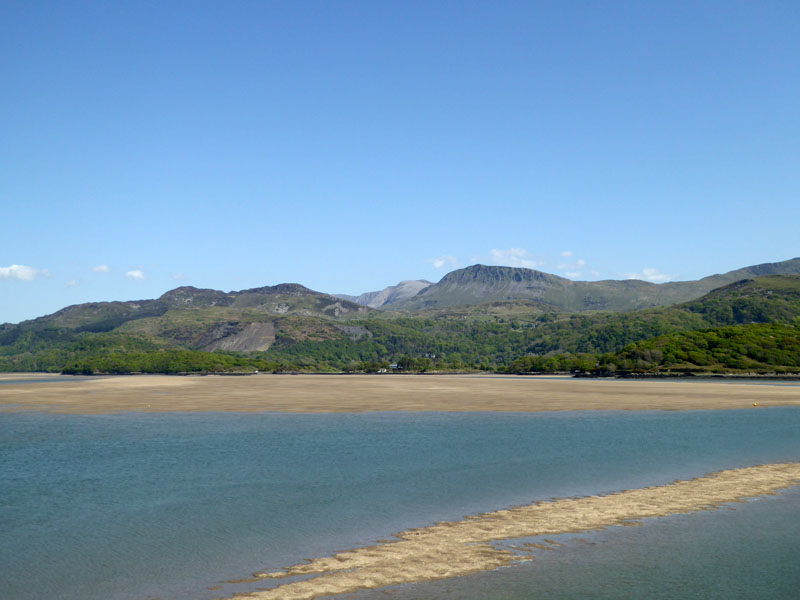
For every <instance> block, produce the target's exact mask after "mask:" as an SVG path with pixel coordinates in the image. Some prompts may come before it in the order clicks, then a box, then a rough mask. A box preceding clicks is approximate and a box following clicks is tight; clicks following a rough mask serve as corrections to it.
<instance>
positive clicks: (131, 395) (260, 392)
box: [0, 374, 800, 414]
mask: <svg viewBox="0 0 800 600" xmlns="http://www.w3.org/2000/svg"><path fill="white" fill-rule="evenodd" d="M38 377H39V378H40V379H42V380H44V381H46V380H47V376H38ZM3 378H5V379H10V380H13V379H20V376H19V375H18V374H13V375H0V383H1V382H2V380H3ZM33 379H35V377H33ZM754 402H757V403H758V405H759V407H768V406H778V405H793V406H800V386H797V385H764V384H761V383H735V384H732V383H721V382H712V381H699V382H689V381H661V380H645V381H642V380H597V379H573V378H568V377H566V378H548V379H545V378H536V377H513V376H508V377H498V376H469V375H266V374H265V375H253V376H243V377H242V376H239V377H237V376H206V377H181V376H164V375H137V376H112V377H98V378H92V379H88V380H86V379H84V380H80V379H76V380H75V381H66V382H65V381H52V382H48V383H18V384H14V383H9V384H3V385H0V411H6V412H7V411H21V410H38V411H48V412H63V413H88V414H91V413H117V412H129V411H144V412H172V411H235V412H260V411H280V412H309V413H319V412H363V411H400V410H402V411H519V412H529V411H542V410H648V409H649V410H692V409H728V408H752V407H753V403H754Z"/></svg>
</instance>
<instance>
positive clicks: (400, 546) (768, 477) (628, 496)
mask: <svg viewBox="0 0 800 600" xmlns="http://www.w3.org/2000/svg"><path fill="white" fill-rule="evenodd" d="M797 483H800V463H785V464H773V465H762V466H757V467H749V468H744V469H731V470H727V471H720V472H718V473H713V474H711V475H707V476H705V477H701V478H698V479H693V480H690V481H676V482H674V483H671V484H668V485H664V486H658V487H649V488H643V489H637V490H629V491H624V492H619V493H615V494H609V495H606V496H590V497H586V498H569V499H560V500H555V501H550V502H540V503H536V504H530V505H527V506H520V507H516V508H512V509H508V510H500V511H496V512H492V513H486V514H482V515H477V516H472V517H467V518H466V519H464V520H462V521H456V522H443V523H437V524H436V525H433V526H430V527H425V528H421V529H412V530H409V531H404V532H402V533H399V534H397V536H396V537H397V538H398V540H397V541H389V542H385V543H381V544H378V545H376V546H369V547H363V548H356V549H354V550H349V551H346V552H340V553H338V554H335V555H333V556H330V557H326V558H316V559H313V560H310V561H308V562H307V563H303V564H298V565H293V566H290V567H288V568H287V569H286V570H285V571H279V572H275V573H259V574H256V578H258V579H263V580H267V579H282V578H285V577H294V576H301V575H306V576H307V575H315V577H313V578H311V579H305V580H303V581H295V582H290V583H285V584H283V585H279V586H278V587H275V588H273V589H269V590H266V591H257V592H254V593H252V594H251V595H250V596H248V597H252V598H258V599H259V600H278V599H280V600H301V599H302V600H310V599H313V598H319V597H324V596H330V595H335V594H345V593H352V592H355V591H358V590H364V589H378V588H382V587H385V586H389V585H398V584H404V583H413V582H418V581H429V580H434V579H444V578H449V577H457V576H463V575H468V574H470V573H475V572H477V571H483V570H489V569H494V568H497V567H501V566H505V565H509V564H512V563H514V562H517V561H520V560H529V559H530V558H531V555H530V553H525V552H522V553H514V552H511V551H510V550H505V549H499V548H497V547H495V546H494V545H492V543H491V542H493V541H497V540H506V539H514V538H525V537H534V536H542V535H553V534H559V533H576V532H581V531H588V530H598V529H603V528H606V527H609V526H613V525H624V524H628V523H630V522H631V521H638V520H640V519H646V518H650V517H659V516H666V515H671V514H678V513H687V512H694V511H700V510H708V509H712V508H715V507H718V506H721V505H723V504H727V503H730V502H738V501H742V500H743V499H745V498H752V497H757V496H763V495H765V494H774V493H776V492H777V491H778V490H781V489H783V488H787V487H790V486H793V485H796V484H797ZM531 546H533V545H529V548H530V547H531Z"/></svg>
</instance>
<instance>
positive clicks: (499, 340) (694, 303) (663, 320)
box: [0, 258, 800, 372]
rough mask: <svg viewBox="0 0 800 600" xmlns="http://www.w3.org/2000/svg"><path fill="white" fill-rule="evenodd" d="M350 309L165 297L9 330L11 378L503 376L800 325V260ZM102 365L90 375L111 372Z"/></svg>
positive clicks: (289, 291)
mask: <svg viewBox="0 0 800 600" xmlns="http://www.w3.org/2000/svg"><path fill="white" fill-rule="evenodd" d="M348 298H350V297H343V296H341V295H340V296H334V295H330V294H324V293H321V292H316V291H313V290H310V289H308V288H306V287H304V286H302V285H299V284H295V283H286V284H280V285H275V286H266V287H259V288H253V289H247V290H241V291H232V292H223V291H219V290H212V289H198V288H195V287H191V286H183V287H179V288H176V289H174V290H170V291H168V292H166V293H165V294H163V295H162V296H161V297H159V298H156V299H150V300H137V301H128V302H96V303H85V304H78V305H73V306H68V307H66V308H63V309H61V310H59V311H57V312H55V313H53V314H51V315H46V316H43V317H39V318H38V319H33V320H30V321H25V322H22V323H19V324H16V325H12V324H4V325H0V371H3V370H5V371H9V370H61V369H63V368H64V367H65V365H69V364H73V365H74V364H78V363H76V362H75V361H80V360H89V359H91V360H93V361H97V360H100V359H103V357H108V356H117V357H118V358H119V357H120V356H123V357H130V356H132V355H133V354H135V353H145V354H147V353H151V354H147V356H151V357H152V356H155V355H152V353H153V352H164V351H169V352H195V354H194V355H187V356H188V358H187V356H184V359H185V360H184V359H182V360H183V362H181V363H180V364H181V367H180V368H177V367H174V365H173V367H169V368H170V369H172V371H169V372H174V371H181V370H192V369H194V368H195V367H196V361H197V360H200V359H201V358H202V357H199V355H197V352H200V353H205V354H207V353H209V352H213V353H219V352H223V353H228V356H229V359H226V360H227V361H228V362H227V363H226V364H225V365H223V367H224V368H228V367H231V365H234V363H235V364H236V365H239V366H242V365H252V364H256V363H253V362H252V360H256V358H255V357H257V359H258V360H260V361H262V362H263V361H272V362H271V363H269V364H271V365H273V366H271V367H269V368H271V369H272V368H275V369H278V368H290V369H301V370H302V369H306V370H323V371H324V370H334V371H335V370H340V369H343V368H345V367H346V366H348V365H353V364H367V363H369V364H372V365H374V364H381V363H382V362H383V361H387V360H399V359H401V358H403V357H412V358H413V357H417V358H413V360H420V361H422V362H421V363H419V364H422V365H425V364H426V363H425V362H424V361H426V360H434V359H435V360H437V361H441V360H445V361H446V363H444V364H446V365H448V368H454V369H458V368H480V369H490V370H492V369H497V368H501V367H502V366H503V365H509V363H510V362H511V361H513V360H515V359H517V358H519V357H525V356H548V355H550V354H551V353H554V352H562V353H563V352H567V353H587V352H588V353H608V352H616V351H619V350H621V349H622V348H623V347H624V346H625V345H626V344H630V343H632V342H637V341H639V340H647V339H650V338H653V337H655V336H663V335H671V334H673V333H677V332H682V331H693V330H702V329H703V328H708V327H720V326H739V325H746V324H750V323H785V324H787V326H794V325H792V324H793V323H798V322H800V258H795V259H791V260H787V261H783V262H778V263H766V264H761V265H754V266H750V267H745V268H742V269H737V270H735V271H730V272H728V273H723V274H717V275H711V276H709V277H705V278H703V279H700V280H697V281H684V282H674V283H663V284H653V283H648V282H644V281H637V280H621V281H596V282H586V281H571V280H568V279H564V278H561V277H558V276H555V275H551V274H548V273H543V272H540V271H535V270H531V269H521V268H514V267H500V266H486V265H473V266H470V267H467V268H464V269H458V270H456V271H452V272H450V273H448V274H447V275H445V276H444V277H443V278H442V279H441V280H440V281H439V282H437V283H430V282H426V281H422V280H416V281H414V280H412V281H404V282H401V283H400V284H398V285H396V286H390V287H388V288H385V289H384V290H380V291H378V292H371V293H366V294H362V295H360V296H357V297H355V300H357V301H358V302H355V301H351V300H350V299H348ZM158 356H159V357H161V358H162V359H163V358H164V355H163V354H162V355H158ZM217 356H218V355H217ZM233 356H239V357H244V356H250V357H254V358H252V359H246V360H245V359H244V358H241V359H240V358H230V357H233ZM426 357H431V358H426ZM412 358H409V360H411V359H412ZM103 360H105V359H103ZM127 360H128V359H127V358H119V361H121V363H125V361H127ZM142 360H144V359H142ZM148 360H149V359H148ZM214 360H217V359H214ZM119 361H118V363H115V364H117V365H118V366H115V367H113V369H123V370H122V371H119V370H113V369H112V370H113V372H125V371H124V368H125V367H120V366H119V364H121V363H120V362H119ZM192 361H195V362H192ZM202 361H203V364H204V365H208V364H217V363H214V362H213V361H211V362H209V361H208V360H207V359H206V358H202ZM242 361H244V362H242ZM248 361H250V362H248ZM365 361H366V362H365ZM163 362H164V361H163V360H162V361H161V363H159V364H163ZM102 364H106V363H97V362H92V363H85V364H84V366H83V367H80V369H78V370H79V371H80V372H97V371H99V372H110V371H108V369H109V368H110V367H108V366H105V367H103V366H98V365H102ZM137 364H139V365H141V364H145V363H142V362H140V363H137ZM148 364H149V363H148ZM258 364H259V365H260V364H262V363H258ZM264 364H266V363H264ZM387 364H388V363H387ZM408 364H411V363H408ZM437 364H438V363H437ZM531 364H532V363H531ZM537 364H538V363H537ZM737 364H739V363H737ZM741 364H745V363H741ZM747 364H749V363H747ZM87 365H88V366H87ZM193 365H194V366H193ZM281 365H283V366H281ZM144 368H145V367H141V366H139V367H137V368H136V369H134V370H137V369H138V370H144ZM153 368H155V367H153ZM159 368H161V367H159ZM165 368H166V367H165ZM203 368H206V367H203ZM209 368H210V367H209ZM214 368H219V367H214ZM231 368H233V367H231ZM237 368H238V367H237ZM261 368H264V367H263V366H262V367H261ZM537 368H538V367H537Z"/></svg>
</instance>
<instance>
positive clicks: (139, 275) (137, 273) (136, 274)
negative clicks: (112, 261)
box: [125, 269, 144, 281]
mask: <svg viewBox="0 0 800 600" xmlns="http://www.w3.org/2000/svg"><path fill="white" fill-rule="evenodd" d="M125 279H133V280H136V281H142V280H143V279H144V271H142V270H141V269H134V270H133V271H128V272H127V273H125Z"/></svg>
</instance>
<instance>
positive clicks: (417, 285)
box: [334, 279, 432, 308]
mask: <svg viewBox="0 0 800 600" xmlns="http://www.w3.org/2000/svg"><path fill="white" fill-rule="evenodd" d="M429 285H432V283H431V282H430V281H425V280H424V279H410V280H408V281H401V282H400V283H398V284H397V285H390V286H389V287H387V288H383V289H382V290H379V291H377V292H365V293H363V294H361V295H360V296H348V295H346V294H334V295H335V296H336V297H337V298H343V299H344V300H350V301H351V302H356V303H358V304H362V305H364V306H369V307H370V308H381V307H385V306H389V305H391V304H396V303H397V302H402V301H403V300H406V299H408V298H411V297H412V296H416V295H417V294H418V293H419V292H420V291H422V290H424V289H425V288H426V287H428V286H429Z"/></svg>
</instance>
